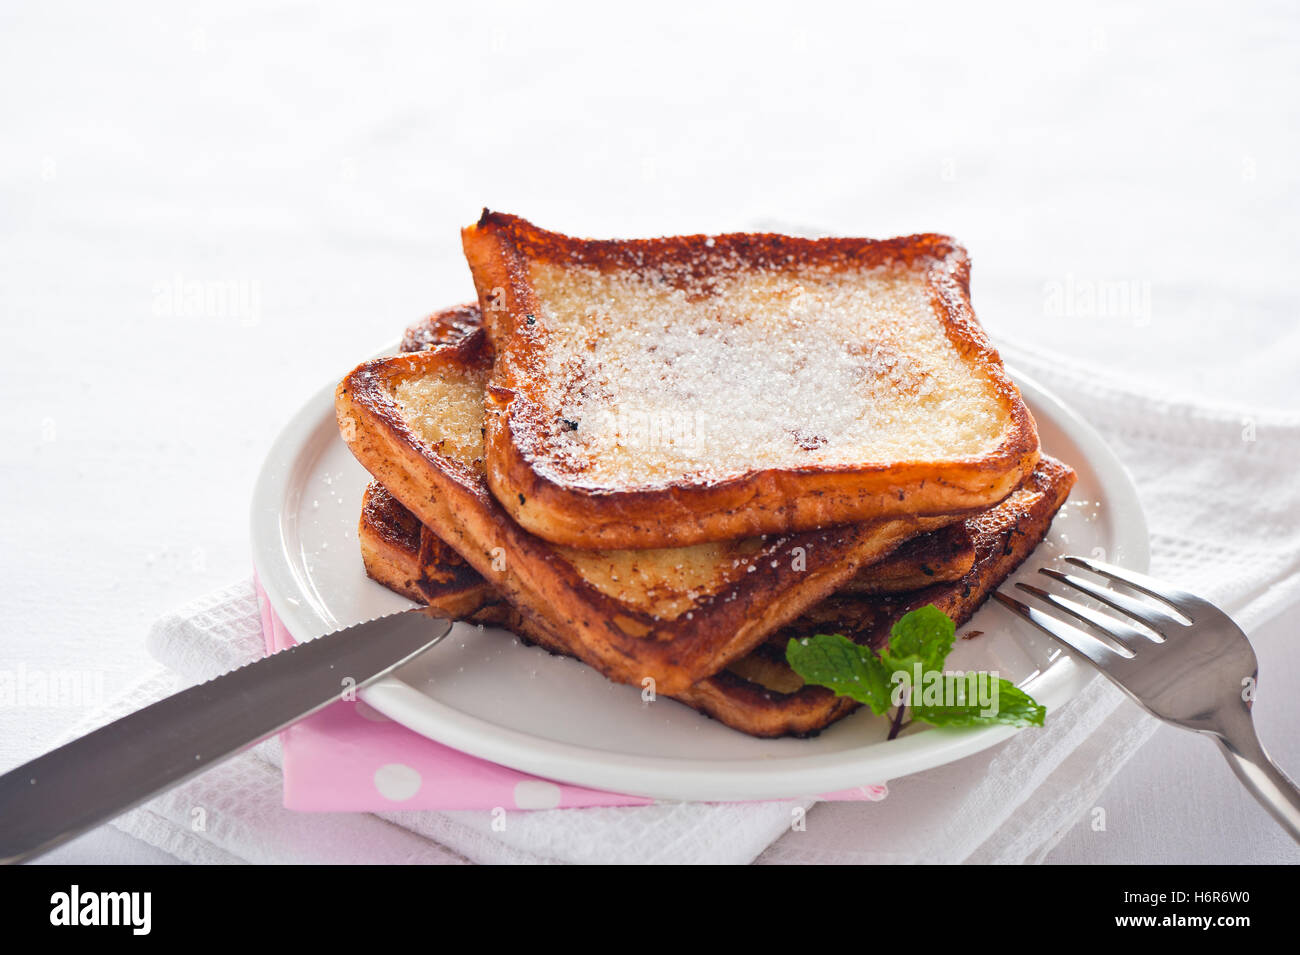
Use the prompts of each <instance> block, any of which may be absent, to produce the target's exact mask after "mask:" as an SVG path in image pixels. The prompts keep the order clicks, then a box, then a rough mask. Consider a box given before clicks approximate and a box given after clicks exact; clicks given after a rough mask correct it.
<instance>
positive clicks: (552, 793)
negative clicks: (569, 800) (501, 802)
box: [515, 779, 562, 809]
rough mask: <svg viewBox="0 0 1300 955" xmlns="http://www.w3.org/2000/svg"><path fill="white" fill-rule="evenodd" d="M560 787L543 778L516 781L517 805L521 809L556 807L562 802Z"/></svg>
mask: <svg viewBox="0 0 1300 955" xmlns="http://www.w3.org/2000/svg"><path fill="white" fill-rule="evenodd" d="M561 795H562V794H561V792H560V787H559V786H557V785H555V783H548V782H546V781H545V780H542V779H522V780H520V781H519V782H517V783H515V805H516V806H518V807H519V808H520V809H554V808H555V807H556V806H558V805H559V804H560V796H561Z"/></svg>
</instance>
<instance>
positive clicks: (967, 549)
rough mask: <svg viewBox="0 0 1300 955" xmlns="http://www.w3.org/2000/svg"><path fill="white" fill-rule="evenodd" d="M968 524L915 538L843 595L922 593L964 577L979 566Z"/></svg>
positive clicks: (856, 579) (862, 575) (868, 569)
mask: <svg viewBox="0 0 1300 955" xmlns="http://www.w3.org/2000/svg"><path fill="white" fill-rule="evenodd" d="M968 523H969V522H968V521H962V522H960V523H957V524H950V525H949V526H948V527H944V528H941V529H940V530H937V531H931V532H930V533H928V534H921V535H919V536H917V537H913V538H912V539H911V540H910V541H908V542H907V543H905V544H904V545H903V546H902V547H900V548H898V550H896V551H894V552H893V553H892V554H890V555H889V556H888V557H887V558H885V559H884V560H882V561H881V562H880V563H879V564H874V565H872V566H871V567H864V568H862V570H860V571H858V573H857V575H856V576H855V577H854V578H853V579H852V580H850V581H849V582H848V583H846V584H845V585H844V586H843V587H841V588H840V592H841V593H856V594H891V593H901V592H904V591H908V590H920V589H921V588H922V587H929V586H930V585H931V584H937V583H941V582H943V581H945V580H956V579H958V578H959V577H962V576H964V575H965V574H966V573H967V571H969V570H970V569H971V566H972V565H973V564H974V563H975V542H974V541H973V540H971V536H970V531H969V529H968V528H967V524H968Z"/></svg>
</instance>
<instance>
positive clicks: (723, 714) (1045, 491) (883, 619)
mask: <svg viewBox="0 0 1300 955" xmlns="http://www.w3.org/2000/svg"><path fill="white" fill-rule="evenodd" d="M1074 479H1075V478H1074V472H1073V471H1071V470H1070V469H1069V468H1068V467H1066V466H1064V465H1062V464H1060V463H1059V462H1057V461H1054V460H1052V459H1051V458H1046V457H1044V458H1043V459H1042V460H1041V461H1040V462H1039V465H1038V467H1037V469H1036V470H1035V471H1034V473H1033V474H1032V475H1030V477H1029V478H1027V479H1026V480H1025V482H1024V483H1023V484H1022V485H1021V487H1020V488H1018V489H1017V490H1016V491H1015V492H1014V493H1013V494H1012V495H1011V496H1010V497H1009V498H1008V499H1007V500H1005V501H1003V502H1002V503H1001V504H999V505H997V506H995V507H994V508H992V509H990V510H989V511H988V512H986V513H983V514H979V515H976V516H973V517H971V518H969V519H967V520H966V521H965V522H964V526H965V529H966V531H967V534H968V535H969V539H970V540H971V541H972V544H973V547H974V548H975V552H976V558H975V560H974V561H973V562H972V564H971V566H970V569H969V570H968V571H967V572H966V574H964V575H963V576H962V577H961V578H959V579H957V580H954V581H945V582H941V583H937V584H931V585H930V586H928V587H924V588H921V589H918V590H914V591H911V592H908V593H903V594H891V595H875V596H863V595H850V594H845V593H840V594H837V595H834V596H832V597H830V598H828V599H826V600H824V601H822V602H820V603H818V604H817V605H815V606H814V607H812V608H810V609H809V611H807V612H806V613H804V614H803V615H801V616H800V617H799V618H798V619H797V620H795V621H792V622H791V623H790V624H788V625H786V626H784V627H782V628H780V629H779V630H777V631H776V632H774V633H773V634H772V635H771V637H770V638H769V640H768V641H767V642H766V643H764V644H763V645H761V646H758V647H755V648H754V649H753V650H751V651H750V652H749V653H748V654H746V655H745V656H743V657H741V658H739V659H737V660H735V661H733V662H732V663H731V664H730V665H729V666H728V667H727V669H726V670H724V671H721V672H719V673H716V674H714V675H713V676H711V677H707V678H706V679H704V680H702V681H700V682H699V683H697V684H695V685H694V686H692V687H690V688H688V689H686V690H685V691H682V692H680V693H676V694H672V696H673V698H674V699H677V700H679V701H680V702H682V703H685V704H686V705H688V706H691V707H693V708H695V709H697V710H699V711H700V712H702V713H705V714H707V715H709V716H711V717H713V718H715V719H717V720H719V721H721V722H723V723H725V724H726V725H728V726H730V727H732V728H734V729H737V730H740V731H741V732H745V733H749V734H751V735H755V736H768V737H772V736H789V735H808V734H810V733H815V732H817V731H819V730H821V729H824V728H825V727H827V726H829V725H830V724H831V723H833V722H835V721H836V720H838V719H840V718H842V717H844V716H846V715H848V714H849V713H850V712H852V711H853V710H854V709H856V708H857V704H856V703H854V702H853V701H852V700H849V699H848V698H846V697H836V696H835V695H834V694H832V693H831V692H830V691H829V690H826V689H824V688H822V687H811V686H804V685H803V681H802V680H801V679H800V678H799V676H798V675H797V674H796V673H794V671H793V670H791V669H790V668H789V667H788V666H787V665H786V663H785V644H786V643H787V642H788V641H789V640H790V639H792V638H798V637H802V636H808V635H811V634H813V633H827V632H831V633H843V634H845V635H847V636H851V637H852V638H853V639H855V640H857V641H858V642H860V643H864V644H867V645H872V646H880V645H882V644H883V643H884V642H886V641H887V640H888V636H889V628H890V627H891V626H892V625H893V623H894V622H895V621H896V620H897V619H898V618H899V617H900V616H902V615H903V614H904V613H906V612H908V611H909V610H913V609H915V608H917V607H921V606H925V605H926V604H929V603H933V604H934V605H936V606H938V607H939V608H940V609H942V610H943V611H944V612H945V613H947V614H948V615H949V616H951V617H952V618H953V620H954V621H955V622H956V624H957V625H958V626H961V625H962V624H964V623H965V622H966V621H967V620H969V619H970V617H971V616H972V615H973V614H974V612H975V611H976V610H977V609H978V608H979V606H980V605H981V604H982V603H983V602H984V600H985V599H986V598H987V597H988V595H989V594H990V593H992V591H993V590H994V589H996V588H997V587H998V586H999V585H1000V584H1001V583H1002V581H1003V580H1005V579H1006V577H1007V576H1008V575H1009V574H1010V573H1011V572H1012V571H1013V570H1014V569H1015V568H1016V567H1017V566H1019V564H1020V563H1021V562H1022V561H1023V560H1024V559H1025V557H1026V556H1028V554H1029V553H1030V551H1032V550H1033V549H1034V547H1035V546H1037V544H1038V543H1039V541H1041V540H1042V538H1043V536H1044V535H1045V534H1046V533H1047V531H1048V529H1049V528H1050V526H1051V522H1052V517H1053V516H1054V515H1055V514H1056V512H1057V510H1059V508H1060V506H1061V504H1063V503H1064V501H1065V499H1066V497H1067V496H1068V494H1069V491H1070V488H1071V486H1072V485H1073V484H1074ZM379 491H380V489H379V486H378V485H377V484H376V485H372V487H371V489H370V491H368V492H367V502H368V504H367V507H366V508H365V509H364V512H363V516H362V522H361V528H360V537H361V540H362V547H363V550H366V549H370V550H374V549H375V545H374V543H373V542H371V540H370V539H371V538H385V539H388V540H392V539H395V535H393V534H392V533H391V532H388V531H386V530H385V528H387V527H399V528H402V531H401V534H402V535H405V536H404V537H402V538H401V542H400V543H399V544H398V546H395V547H393V546H390V547H389V548H388V550H387V551H386V552H387V553H391V554H394V555H396V559H394V560H389V561H385V562H383V563H376V564H373V565H372V564H371V563H369V562H368V563H367V571H368V572H369V573H370V575H371V576H372V577H373V578H374V579H376V580H378V581H379V582H380V583H382V584H385V585H386V586H388V587H390V588H392V589H394V590H397V591H399V592H401V593H407V590H406V589H405V588H406V587H407V582H408V581H410V580H427V579H429V578H430V577H433V578H442V577H445V576H446V575H445V572H439V571H437V570H435V572H434V573H432V574H430V573H429V568H428V567H427V566H424V565H423V561H424V559H426V558H424V557H421V556H420V540H421V537H420V534H421V530H420V529H417V528H416V527H414V526H412V525H413V524H418V522H417V521H415V519H414V516H413V515H411V514H410V513H409V512H406V511H405V509H404V508H403V507H402V506H401V504H400V503H398V502H397V501H396V500H395V499H394V498H392V496H391V495H386V494H385V495H382V496H380V493H379ZM372 498H373V499H375V500H376V501H380V500H382V508H381V507H378V506H373V505H371V504H370V501H371V499H372ZM423 532H424V533H426V534H427V533H428V530H427V528H425V529H423ZM397 536H400V535H397ZM926 536H927V537H931V538H935V539H936V540H935V543H934V547H937V546H939V543H940V541H941V540H943V539H947V540H948V541H949V542H953V541H954V540H955V538H954V537H953V535H946V538H945V532H944V531H937V532H932V533H931V534H928V535H926ZM957 546H961V543H960V541H957ZM900 550H901V549H900ZM926 550H929V551H930V552H931V553H933V547H931V548H926ZM895 554H896V555H897V554H898V552H895ZM908 561H909V558H908V557H906V556H895V557H890V558H886V560H884V561H882V562H881V564H880V569H881V570H882V571H884V572H885V574H884V576H886V577H887V578H890V579H896V580H902V579H905V578H906V574H904V573H902V572H900V573H898V574H890V573H889V572H888V571H889V566H890V565H891V564H895V563H897V564H899V565H904V566H905V565H906V564H907V563H908ZM465 593H466V591H464V590H463V589H457V588H456V587H454V586H448V587H444V588H442V589H439V588H437V587H428V586H425V587H422V588H421V590H420V591H419V594H418V595H417V596H415V597H413V599H417V600H423V601H424V602H426V603H429V604H430V605H432V606H434V607H435V608H437V609H439V610H440V611H441V612H443V613H446V614H448V615H451V616H460V617H464V618H467V619H470V620H473V621H475V622H480V623H492V624H496V625H500V626H503V627H505V628H506V629H509V630H511V631H513V632H515V633H517V634H518V635H520V636H521V637H524V638H525V639H528V640H530V641H532V642H535V643H538V644H539V645H541V646H542V647H544V648H545V649H547V650H549V651H551V652H552V653H563V654H567V655H570V656H575V655H577V654H576V653H575V652H574V650H573V648H572V646H571V643H570V642H569V641H568V640H566V638H565V635H564V634H563V633H560V632H556V631H554V630H553V629H551V628H550V627H548V626H546V625H545V624H540V623H539V622H537V621H535V620H534V619H532V618H529V617H526V616H524V615H521V614H519V613H517V612H515V611H514V610H513V609H512V608H511V607H510V606H509V604H508V603H506V602H505V601H503V600H501V599H500V598H499V596H498V595H497V594H496V593H495V592H494V591H493V590H492V588H491V587H489V586H488V585H487V584H486V583H485V582H482V581H481V579H480V586H479V587H478V588H477V589H476V590H474V591H473V600H472V601H470V602H468V603H467V602H465ZM409 595H410V594H409V593H408V596H409Z"/></svg>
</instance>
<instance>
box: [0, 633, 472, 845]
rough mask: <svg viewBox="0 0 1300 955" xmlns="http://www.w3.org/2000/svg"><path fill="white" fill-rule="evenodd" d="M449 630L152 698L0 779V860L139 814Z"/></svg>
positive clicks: (391, 638) (365, 638)
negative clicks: (148, 803) (153, 799)
mask: <svg viewBox="0 0 1300 955" xmlns="http://www.w3.org/2000/svg"><path fill="white" fill-rule="evenodd" d="M450 630H451V621H449V620H446V619H444V618H442V617H438V616H435V615H434V614H433V613H432V612H431V611H429V610H428V609H426V608H421V609H416V610H407V611H405V612H403V613H396V614H391V615H389V616H386V617H381V618H379V619H378V620H371V621H368V622H366V623H359V624H357V625H356V626H353V627H347V628H345V629H343V630H337V631H335V632H334V633H331V634H329V635H327V636H323V637H318V638H317V639H315V640H308V641H307V642H305V643H300V644H298V645H297V646H294V647H292V648H290V649H287V650H281V651H280V652H279V653H275V654H272V655H271V656H269V657H265V658H263V659H261V660H258V661H257V662H255V663H250V664H248V665H247V666H243V667H240V668H239V669H238V670H232V671H230V672H229V673H226V674H224V675H222V676H219V677H217V678H216V679H214V680H209V681H208V682H207V683H202V684H200V685H199V686H195V687H191V688H190V689H188V690H184V691H182V692H180V693H177V694H175V695H173V696H169V697H167V698H166V699H163V700H159V701H158V702H157V703H154V704H152V705H150V706H146V707H145V708H144V709H142V710H139V711H137V712H135V713H132V714H130V715H129V716H124V717H122V718H121V719H120V720H117V721H116V722H113V723H109V724H108V725H107V726H104V727H101V728H100V729H97V730H95V731H94V732H93V733H89V734H88V735H86V736H83V737H81V738H80V739H76V740H73V741H72V742H71V743H68V744H67V745H65V746H60V747H59V748H58V749H56V750H53V751H52V752H49V753H46V754H45V755H44V756H38V757H37V758H36V759H34V760H32V761H31V762H30V763H25V764H24V765H22V766H19V767H18V768H17V769H15V770H12V771H10V772H8V773H6V774H5V775H4V776H0V862H4V863H15V862H22V861H24V860H26V859H30V858H32V857H34V856H37V855H40V854H41V853H43V852H47V851H48V850H50V849H53V848H54V847H55V846H57V845H59V844H60V843H62V842H66V841H67V840H68V839H71V838H72V837H73V836H76V835H78V834H80V833H82V832H84V831H85V830H87V829H89V828H91V827H92V826H95V825H97V824H99V823H101V822H103V821H105V820H107V819H111V818H113V817H114V816H117V815H120V814H121V813H123V812H125V811H126V810H128V809H130V808H131V807H133V806H136V805H139V804H140V803H142V802H144V801H145V800H146V799H148V798H149V797H150V796H154V795H156V794H157V793H160V792H162V791H163V790H165V789H170V788H171V787H172V786H175V785H177V784H179V783H181V782H184V781H185V780H187V779H190V778H191V777H193V776H197V775H198V774H199V773H201V772H203V771H204V770H206V769H210V768H211V767H213V766H215V765H216V764H217V763H220V762H221V761H222V760H225V759H228V758H229V757H231V756H234V755H235V754H236V753H238V752H240V751H241V750H244V749H247V748H248V747H249V746H252V745H253V744H255V743H258V742H260V741H262V740H264V739H266V738H267V737H268V736H272V735H274V734H275V733H276V732H278V731H279V730H282V729H284V728H285V727H286V726H289V725H290V724H292V723H296V722H297V721H298V720H300V719H303V718H304V717H306V716H310V715H311V714H312V713H315V712H316V711H317V710H320V709H322V708H323V707H325V706H328V705H329V704H330V703H333V702H335V701H336V700H340V699H342V698H343V697H344V696H347V695H350V694H351V693H352V692H353V691H354V690H356V689H360V688H361V687H363V686H365V685H366V684H367V683H370V682H371V681H373V680H376V679H378V678H379V677H381V676H383V675H384V674H386V673H388V672H390V671H392V670H394V669H395V668H397V667H399V666H401V665H402V664H403V663H406V662H408V661H409V660H411V659H412V658H413V657H416V656H418V655H419V654H420V653H422V652H423V651H425V650H427V649H428V648H429V647H431V646H433V645H434V644H435V643H437V642H438V641H439V640H441V639H442V638H443V637H445V636H446V635H447V633H448V631H450Z"/></svg>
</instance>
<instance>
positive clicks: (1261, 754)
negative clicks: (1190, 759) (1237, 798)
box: [1214, 708, 1300, 842]
mask: <svg viewBox="0 0 1300 955" xmlns="http://www.w3.org/2000/svg"><path fill="white" fill-rule="evenodd" d="M1242 716H1244V719H1243V718H1242ZM1214 741H1215V742H1216V743H1217V744H1218V745H1219V749H1220V750H1221V751H1222V752H1223V756H1224V758H1225V759H1226V760H1227V761H1228V765H1229V766H1231V767H1232V771H1233V772H1234V773H1236V774H1237V778H1238V779H1240V780H1241V782H1242V784H1243V785H1244V786H1245V787H1246V788H1247V789H1249V790H1250V792H1251V794H1252V795H1254V797H1255V798H1256V799H1257V800H1258V801H1259V804H1260V805H1261V806H1263V807H1264V808H1265V809H1267V810H1268V811H1269V814H1270V815H1272V817H1273V818H1274V819H1276V820H1277V821H1278V822H1279V823H1280V824H1281V825H1282V828H1283V829H1285V830H1286V831H1287V832H1288V833H1290V835H1291V838H1292V839H1294V840H1295V841H1296V842H1300V789H1298V788H1296V784H1295V783H1294V782H1292V781H1291V779H1290V778H1289V777H1288V776H1287V774H1286V773H1284V772H1282V770H1281V769H1280V768H1279V767H1278V765H1277V764H1276V763H1275V762H1273V759H1272V757H1270V756H1269V755H1268V753H1267V752H1266V751H1265V750H1264V747H1263V745H1262V744H1261V743H1260V741H1259V737H1258V736H1257V735H1256V733H1255V724H1254V721H1253V720H1252V719H1251V717H1250V711H1249V710H1247V709H1244V708H1243V709H1242V711H1241V714H1240V715H1238V716H1236V717H1235V718H1232V719H1230V720H1229V721H1227V723H1226V725H1221V727H1220V729H1219V732H1218V733H1217V734H1215V736H1214Z"/></svg>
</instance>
